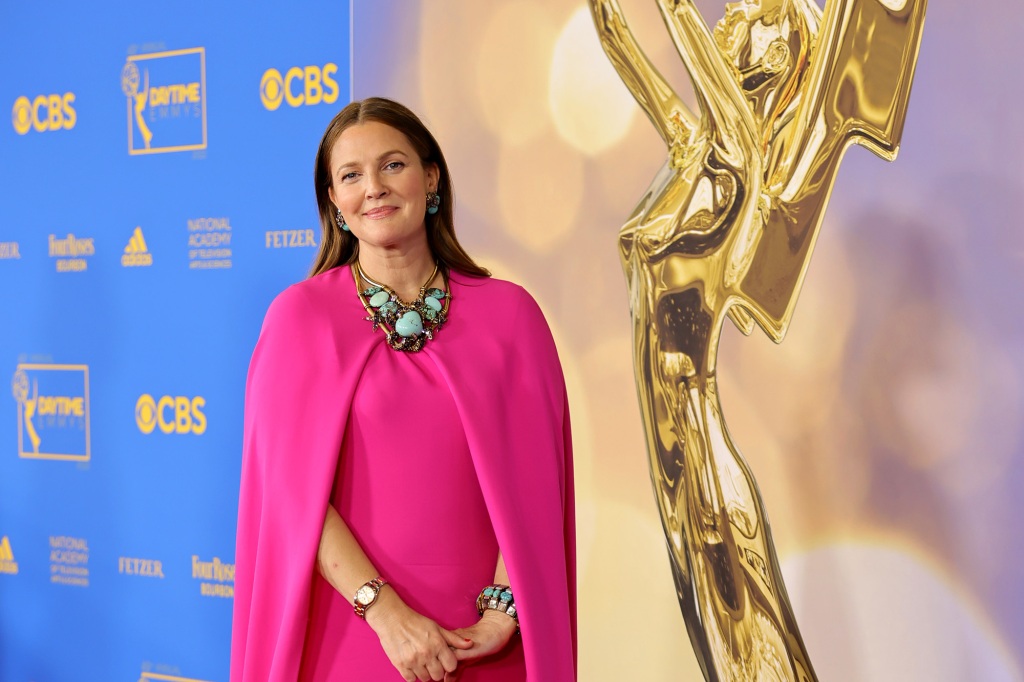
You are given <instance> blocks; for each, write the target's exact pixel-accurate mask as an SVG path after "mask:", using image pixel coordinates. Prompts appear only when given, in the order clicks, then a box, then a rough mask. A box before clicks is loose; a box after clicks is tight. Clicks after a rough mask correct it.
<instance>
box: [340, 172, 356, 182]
mask: <svg viewBox="0 0 1024 682" xmlns="http://www.w3.org/2000/svg"><path fill="white" fill-rule="evenodd" d="M355 176H356V174H355V172H352V173H345V174H344V175H342V176H341V181H342V182H347V181H349V180H351V179H352V178H354V177H355Z"/></svg>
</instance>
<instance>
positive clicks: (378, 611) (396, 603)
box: [365, 584, 405, 634]
mask: <svg viewBox="0 0 1024 682" xmlns="http://www.w3.org/2000/svg"><path fill="white" fill-rule="evenodd" d="M404 606H405V602H403V601H402V598H401V597H399V596H398V592H395V590H394V588H393V587H391V585H390V584H388V585H385V586H384V587H382V588H380V594H378V595H377V599H376V600H375V601H374V602H373V606H371V607H370V608H368V609H367V610H366V619H365V620H366V624H367V625H369V626H370V628H371V629H372V630H373V631H374V632H376V633H378V634H379V633H380V631H381V629H382V628H386V627H387V626H388V624H389V623H391V622H393V621H394V619H395V617H396V615H397V614H398V613H399V612H400V611H401V609H402V607H404Z"/></svg>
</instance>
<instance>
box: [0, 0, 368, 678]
mask: <svg viewBox="0 0 1024 682" xmlns="http://www.w3.org/2000/svg"><path fill="white" fill-rule="evenodd" d="M350 55H351V7H350V4H349V3H347V2H333V3H330V4H327V3H313V2H297V3H277V4H275V5H269V4H268V5H262V4H244V5H243V4H240V3H235V4H234V6H233V7H228V6H221V5H220V4H218V3H200V2H175V3H156V2H152V3H146V2H144V3H135V4H131V5H125V6H123V7H120V8H117V9H114V8H112V7H106V8H102V9H97V8H96V7H95V6H94V4H93V3H80V2H74V3H72V2H68V1H66V0H63V1H61V2H56V3H47V4H46V5H45V6H44V5H38V4H32V3H4V5H3V6H0V102H2V103H3V104H4V106H6V107H9V111H10V112H11V118H10V122H9V124H6V125H0V306H2V307H0V330H2V331H0V375H3V376H6V377H8V379H9V384H8V385H9V386H10V390H5V391H3V392H2V393H0V680H17V681H19V682H20V681H25V682H28V681H35V682H45V681H49V680H100V679H104V680H172V681H174V680H178V681H187V680H207V681H214V680H226V678H227V675H228V651H229V639H230V623H231V608H232V595H233V578H234V532H235V514H236V507H237V501H238V474H239V460H240V452H241V436H242V434H241V424H242V407H243V405H242V398H243V389H244V382H245V373H246V368H247V366H248V361H249V356H250V353H251V351H252V348H253V346H254V344H255V341H256V338H257V335H258V333H259V327H260V323H261V321H262V316H263V313H264V311H265V310H266V307H267V305H268V304H269V302H270V300H271V299H272V298H273V296H274V295H275V294H276V293H277V292H279V291H280V290H282V289H283V288H285V287H286V286H287V285H288V284H290V283H292V282H295V281H297V280H300V279H302V278H303V277H304V276H305V274H306V272H307V271H308V269H309V266H310V263H311V260H312V258H313V255H314V253H315V250H316V246H317V244H319V241H320V235H319V227H318V219H317V212H316V206H315V198H314V193H313V186H312V178H313V159H314V155H315V152H316V145H317V143H318V141H319V138H320V135H321V134H322V133H323V130H324V128H325V127H326V124H327V122H328V121H329V120H330V119H331V117H332V116H333V115H334V114H335V113H336V112H337V111H338V110H340V109H341V107H343V106H344V105H345V104H346V103H347V102H348V101H349V100H350V99H351V57H350Z"/></svg>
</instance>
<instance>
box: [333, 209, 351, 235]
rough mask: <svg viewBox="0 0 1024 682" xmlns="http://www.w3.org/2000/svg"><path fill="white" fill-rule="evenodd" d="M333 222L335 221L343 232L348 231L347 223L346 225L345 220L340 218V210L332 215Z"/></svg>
mask: <svg viewBox="0 0 1024 682" xmlns="http://www.w3.org/2000/svg"><path fill="white" fill-rule="evenodd" d="M334 220H335V221H337V223H338V227H340V228H341V229H343V230H345V231H346V232H348V231H349V229H348V223H346V222H345V218H343V217H342V215H341V209H340V208H339V209H338V212H337V213H335V214H334Z"/></svg>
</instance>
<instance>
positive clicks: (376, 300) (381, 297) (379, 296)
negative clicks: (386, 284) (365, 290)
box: [370, 291, 391, 308]
mask: <svg viewBox="0 0 1024 682" xmlns="http://www.w3.org/2000/svg"><path fill="white" fill-rule="evenodd" d="M390 298H391V297H390V296H388V292H386V291H378V292H377V293H375V294H374V295H373V296H371V297H370V305H372V306H373V307H374V308H379V307H381V306H382V305H384V304H385V303H387V302H388V299H390Z"/></svg>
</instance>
